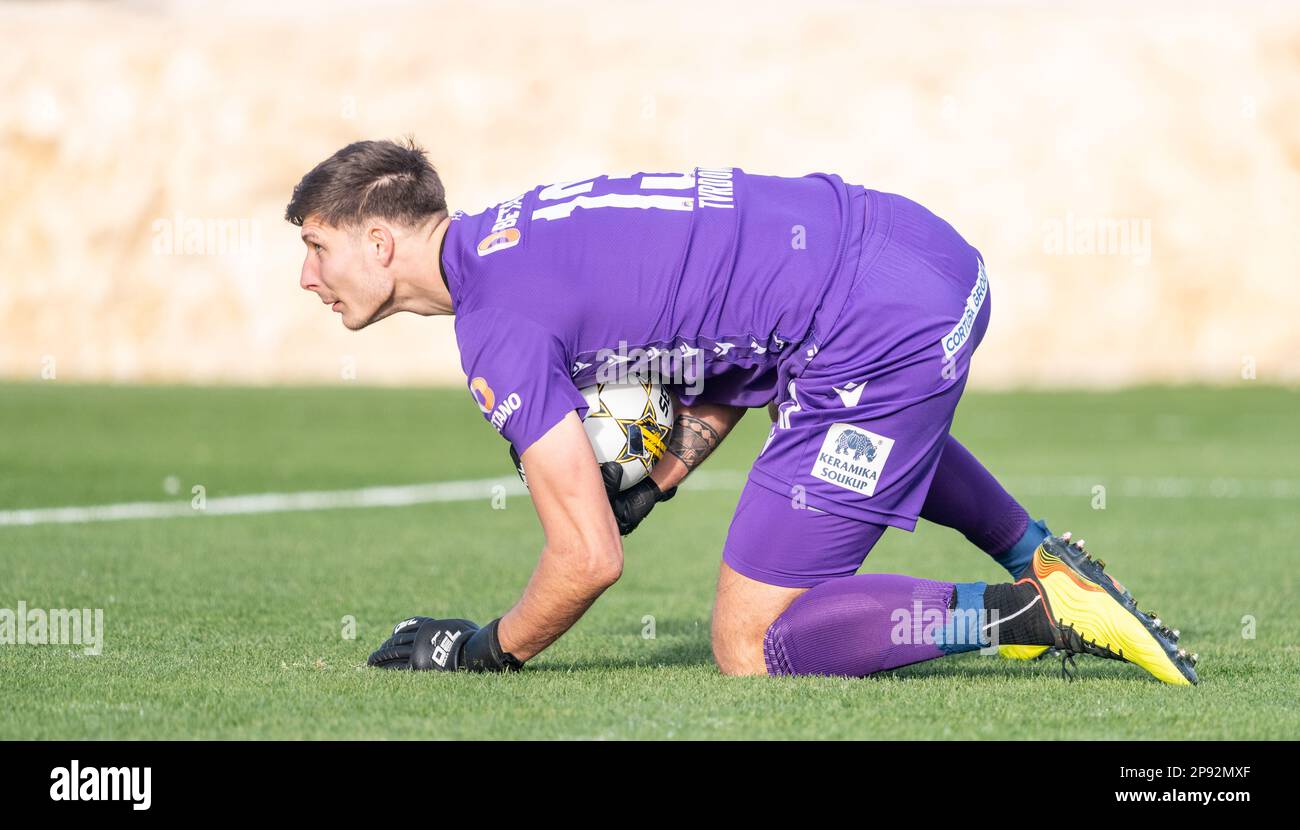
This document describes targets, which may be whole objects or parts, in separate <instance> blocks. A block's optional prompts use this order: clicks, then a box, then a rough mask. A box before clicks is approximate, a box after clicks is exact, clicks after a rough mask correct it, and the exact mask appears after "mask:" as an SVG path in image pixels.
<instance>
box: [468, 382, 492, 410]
mask: <svg viewBox="0 0 1300 830" xmlns="http://www.w3.org/2000/svg"><path fill="white" fill-rule="evenodd" d="M469 393H470V394H471V395H473V396H474V401H475V402H476V403H477V404H478V408H479V409H481V410H483V414H484V415H486V414H488V413H489V412H491V411H492V408H493V407H495V406H496V405H497V397H496V395H494V394H493V393H492V387H491V386H488V382H487V380H485V379H484V378H474V379H473V380H471V381H470V382H469Z"/></svg>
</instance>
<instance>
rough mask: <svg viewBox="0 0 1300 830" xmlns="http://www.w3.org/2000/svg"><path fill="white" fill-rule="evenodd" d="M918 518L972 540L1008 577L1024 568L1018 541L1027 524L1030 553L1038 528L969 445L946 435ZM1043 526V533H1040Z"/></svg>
mask: <svg viewBox="0 0 1300 830" xmlns="http://www.w3.org/2000/svg"><path fill="white" fill-rule="evenodd" d="M921 518H923V519H925V520H927V521H931V522H934V523H935V524H941V525H943V526H944V527H950V528H952V529H953V530H956V531H958V532H960V533H961V534H962V535H963V536H965V537H966V538H967V539H969V540H970V541H971V544H973V545H975V546H976V547H978V548H979V549H980V550H982V551H984V552H985V553H987V554H988V555H989V556H992V557H993V558H994V559H995V560H997V561H998V563H999V564H1001V565H1002V566H1003V567H1005V568H1006V569H1007V571H1008V572H1010V573H1011V575H1012V576H1013V577H1016V576H1018V575H1019V573H1020V571H1021V570H1023V568H1024V565H1025V562H1024V561H1021V560H1023V559H1024V558H1025V557H1024V556H1023V555H1019V554H1021V551H1020V550H1019V549H1020V548H1022V547H1024V546H1023V545H1019V544H1018V543H1020V542H1021V541H1022V540H1023V539H1024V537H1025V536H1026V534H1027V533H1029V531H1030V530H1034V531H1035V534H1038V538H1037V540H1036V541H1035V542H1034V544H1031V545H1029V552H1030V554H1031V555H1032V553H1033V548H1034V547H1037V542H1041V541H1042V538H1041V534H1040V533H1038V531H1037V530H1036V529H1034V528H1031V525H1030V522H1029V514H1028V513H1026V512H1025V508H1023V507H1021V506H1020V503H1019V502H1018V501H1016V500H1015V499H1014V498H1012V496H1011V494H1010V493H1008V492H1007V491H1006V490H1005V489H1004V488H1003V487H1002V485H1001V484H998V480H997V479H995V478H994V477H993V475H992V474H991V473H989V471H988V470H986V469H985V468H984V465H983V464H981V463H980V462H979V459H977V458H976V457H975V456H973V455H971V453H970V451H969V450H967V449H966V448H965V447H963V446H962V445H961V444H960V443H958V441H957V439H956V438H953V437H952V436H951V435H949V436H948V440H947V443H945V444H944V447H943V455H941V456H940V457H939V467H938V469H937V470H935V473H934V480H933V481H932V482H931V484H930V492H929V493H927V494H926V497H925V504H924V505H923V506H922V507H921ZM1045 532H1046V531H1045V528H1044V529H1043V533H1045Z"/></svg>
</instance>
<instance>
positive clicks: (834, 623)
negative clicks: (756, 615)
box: [763, 574, 978, 677]
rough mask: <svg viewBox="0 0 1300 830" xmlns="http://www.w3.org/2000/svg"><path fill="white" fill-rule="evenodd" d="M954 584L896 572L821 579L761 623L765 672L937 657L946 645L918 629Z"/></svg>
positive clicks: (939, 616) (822, 670)
mask: <svg viewBox="0 0 1300 830" xmlns="http://www.w3.org/2000/svg"><path fill="white" fill-rule="evenodd" d="M955 590H956V586H955V585H954V584H953V583H951V582H935V581H933V580H929V579H917V578H916V577H911V576H900V575H897V574H858V575H856V576H846V577H841V578H839V579H831V580H827V581H826V582H823V583H821V584H820V585H818V586H817V587H815V588H812V589H810V590H809V591H807V592H806V593H804V594H802V595H800V596H799V597H798V598H797V599H796V600H795V601H794V602H792V603H791V604H790V607H789V608H787V609H786V610H785V613H783V614H781V616H779V617H777V618H776V621H775V622H773V623H772V625H771V626H770V627H769V628H768V629H767V634H766V636H764V638H763V656H764V659H765V661H766V663H767V673H768V674H773V675H779V674H824V675H847V676H850V677H865V676H866V675H869V674H874V673H876V672H878V671H887V670H889V669H896V668H898V667H899V666H906V665H909V664H911V663H919V662H921V661H923V660H933V659H934V658H936V657H943V656H944V654H946V653H950V652H948V651H945V650H944V649H943V648H942V647H941V644H940V643H936V642H935V638H934V636H933V634H932V635H931V636H928V637H927V636H925V629H926V628H927V627H929V628H930V629H931V631H932V632H933V626H935V625H936V624H938V625H939V626H943V625H945V624H946V623H947V615H948V610H949V608H948V606H949V603H950V602H951V601H952V598H953V592H954V591H955ZM940 639H941V638H940ZM927 640H928V642H927ZM976 647H978V646H976Z"/></svg>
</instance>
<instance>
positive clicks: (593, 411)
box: [581, 381, 673, 490]
mask: <svg viewBox="0 0 1300 830" xmlns="http://www.w3.org/2000/svg"><path fill="white" fill-rule="evenodd" d="M581 391H582V397H584V398H586V399H587V417H585V418H583V419H582V426H583V428H584V429H586V430H587V438H588V439H590V441H591V448H592V449H593V450H595V451H596V461H598V462H599V463H601V464H604V463H605V462H606V461H615V462H617V463H618V464H619V466H621V467H622V468H623V484H622V489H624V490H626V489H627V488H629V487H631V486H632V485H634V484H636V483H637V482H639V481H641V479H643V478H645V477H646V476H648V475H650V470H651V468H653V467H654V465H655V463H656V462H657V461H659V459H660V458H662V457H663V454H664V450H665V449H666V448H667V446H668V434H669V433H670V432H672V428H673V401H672V396H671V395H669V394H668V390H667V389H665V388H664V387H662V386H660V385H659V384H657V383H638V382H635V381H633V382H630V383H597V384H595V385H594V386H588V387H587V388H585V389H583V390H581Z"/></svg>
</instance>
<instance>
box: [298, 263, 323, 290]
mask: <svg viewBox="0 0 1300 830" xmlns="http://www.w3.org/2000/svg"><path fill="white" fill-rule="evenodd" d="M298 284H299V285H301V286H302V287H303V290H305V291H315V290H316V289H317V288H320V281H319V280H317V279H316V272H315V269H314V268H312V267H311V265H310V264H309V263H307V262H304V263H303V264H302V273H301V274H300V275H299V276H298Z"/></svg>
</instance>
